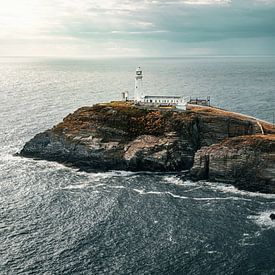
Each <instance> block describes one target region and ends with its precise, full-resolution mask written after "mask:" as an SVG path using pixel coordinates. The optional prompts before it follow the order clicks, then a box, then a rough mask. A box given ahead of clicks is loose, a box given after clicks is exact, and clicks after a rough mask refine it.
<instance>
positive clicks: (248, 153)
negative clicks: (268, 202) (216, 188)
mask: <svg viewBox="0 0 275 275" xmlns="http://www.w3.org/2000/svg"><path fill="white" fill-rule="evenodd" d="M191 175H192V176H193V178H194V179H196V180H199V179H207V180H210V181H221V182H228V183H232V184H234V185H235V186H238V187H239V188H241V189H245V190H250V191H261V192H266V193H275V135H252V136H241V137H234V138H230V139H226V140H225V141H223V142H221V143H218V144H214V145H212V146H209V147H203V148H202V149H200V150H198V151H197V152H196V154H195V160H194V165H193V167H192V169H191Z"/></svg>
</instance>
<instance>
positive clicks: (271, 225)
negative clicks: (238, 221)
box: [248, 209, 275, 229]
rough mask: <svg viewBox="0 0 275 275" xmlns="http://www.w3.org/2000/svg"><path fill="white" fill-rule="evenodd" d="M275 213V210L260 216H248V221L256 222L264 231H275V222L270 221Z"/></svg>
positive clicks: (264, 212) (261, 213) (259, 214)
mask: <svg viewBox="0 0 275 275" xmlns="http://www.w3.org/2000/svg"><path fill="white" fill-rule="evenodd" d="M271 213H275V209H272V210H267V211H263V212H260V213H258V215H251V216H248V219H250V220H252V221H254V222H255V223H256V224H257V225H258V226H260V227H261V228H262V229H275V221H274V220H271V219H270V214H271Z"/></svg>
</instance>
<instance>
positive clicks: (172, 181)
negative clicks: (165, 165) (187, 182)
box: [163, 176, 184, 185]
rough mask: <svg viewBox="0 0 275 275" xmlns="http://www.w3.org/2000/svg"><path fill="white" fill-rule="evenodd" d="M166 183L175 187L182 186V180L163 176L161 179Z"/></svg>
mask: <svg viewBox="0 0 275 275" xmlns="http://www.w3.org/2000/svg"><path fill="white" fill-rule="evenodd" d="M163 179H164V180H165V181H166V182H167V183H170V184H175V185H184V182H183V180H182V179H180V178H179V177H177V176H164V178H163Z"/></svg>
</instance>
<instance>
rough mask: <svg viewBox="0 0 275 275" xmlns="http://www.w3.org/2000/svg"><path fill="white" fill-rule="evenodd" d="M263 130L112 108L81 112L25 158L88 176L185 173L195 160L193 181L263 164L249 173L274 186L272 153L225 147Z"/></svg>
mask: <svg viewBox="0 0 275 275" xmlns="http://www.w3.org/2000/svg"><path fill="white" fill-rule="evenodd" d="M263 130H264V131H265V132H266V133H269V134H270V133H272V132H273V130H272V128H271V126H270V125H268V124H262V129H261V127H259V123H258V122H257V121H256V120H254V119H251V118H247V117H245V116H241V115H238V114H234V113H230V112H226V111H223V110H220V109H215V108H205V109H201V108H191V110H189V111H186V112H179V111H176V110H173V109H169V110H166V109H163V110H161V109H146V108H138V107H135V106H133V105H132V104H131V103H125V102H124V103H122V102H112V103H106V104H97V105H94V106H92V107H83V108H80V109H78V110H77V111H75V112H74V113H73V114H70V115H68V116H67V117H66V118H64V120H63V122H61V123H59V124H58V125H56V126H54V127H53V128H52V129H50V130H47V131H45V132H44V133H40V134H38V135H36V136H35V137H34V138H33V139H32V140H30V141H29V142H27V143H26V144H25V146H24V148H23V149H22V151H21V152H20V154H21V155H22V156H26V157H32V158H39V159H46V160H53V161H58V162H61V163H64V164H67V165H72V166H75V167H78V168H80V169H82V170H85V171H93V170H115V169H119V170H131V171H182V170H189V169H191V168H192V166H193V163H194V157H195V164H194V167H193V169H192V176H193V178H195V179H208V178H209V179H216V180H219V179H221V180H222V181H229V182H231V181H232V182H235V181H236V180H239V179H240V178H241V177H239V176H238V175H239V174H240V173H243V171H244V167H245V166H246V163H247V164H248V166H247V167H250V168H251V167H252V164H253V163H254V164H255V163H259V164H257V167H260V168H259V169H256V168H255V167H254V168H253V169H254V170H253V171H252V170H251V171H250V170H249V169H247V172H246V173H248V174H249V175H250V176H251V177H252V175H253V177H254V178H255V180H254V181H253V182H255V184H257V183H258V180H259V179H261V176H259V174H260V173H261V174H265V175H266V177H267V178H266V180H264V182H265V183H264V184H266V185H270V184H273V183H274V155H272V154H273V153H270V152H269V151H268V150H271V149H268V150H265V151H263V150H261V149H259V148H258V147H257V146H256V147H253V146H254V145H251V146H250V147H249V148H248V147H247V148H243V146H241V148H238V147H237V145H236V144H237V143H238V142H239V141H238V140H235V139H232V140H235V143H234V144H235V145H236V146H235V145H233V143H232V146H229V145H228V144H227V145H226V144H224V145H221V144H223V143H221V142H223V141H224V140H225V139H228V138H233V137H238V136H250V135H255V134H261V133H262V131H263ZM229 140H231V139H229ZM232 142H233V141H232ZM213 144H218V145H213ZM211 145H213V146H211ZM209 146H210V147H209ZM270 146H271V145H269V147H268V148H271V147H272V146H271V147H270ZM255 148H256V149H255ZM258 149H259V150H258ZM198 150H199V151H198ZM272 150H273V147H272ZM197 151H198V152H197ZM196 152H197V153H196ZM195 154H196V156H195ZM212 155H213V157H212ZM214 156H215V157H214ZM262 162H264V163H268V165H263V164H261V163H262ZM250 163H251V165H250ZM249 165H250V166H249ZM232 169H233V170H232ZM230 171H234V172H230ZM249 171H250V172H249ZM255 173H256V175H255ZM270 177H273V179H270ZM268 178H269V179H268ZM253 184H254V183H253ZM261 184H262V183H261ZM252 189H253V188H252ZM255 189H257V188H255ZM268 190H269V191H272V192H273V191H274V190H273V189H272V190H271V189H268Z"/></svg>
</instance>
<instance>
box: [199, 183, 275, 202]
mask: <svg viewBox="0 0 275 275" xmlns="http://www.w3.org/2000/svg"><path fill="white" fill-rule="evenodd" d="M198 184H202V185H204V186H209V187H210V188H211V189H214V190H215V191H220V192H223V193H233V194H237V195H241V196H249V197H261V198H265V199H275V194H265V193H259V192H250V191H244V190H240V189H238V188H236V187H235V186H233V185H231V184H224V183H218V182H207V181H205V182H198Z"/></svg>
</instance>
